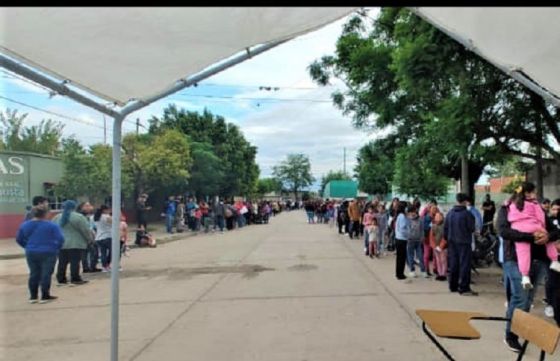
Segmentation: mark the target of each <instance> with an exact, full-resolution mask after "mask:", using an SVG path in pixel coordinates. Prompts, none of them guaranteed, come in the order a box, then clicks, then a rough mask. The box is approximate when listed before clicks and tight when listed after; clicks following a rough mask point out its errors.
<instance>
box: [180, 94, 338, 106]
mask: <svg viewBox="0 0 560 361" xmlns="http://www.w3.org/2000/svg"><path fill="white" fill-rule="evenodd" d="M177 95H178V96H183V97H197V98H210V99H239V100H258V101H261V102H262V101H268V100H271V101H287V102H311V103H331V104H332V100H325V99H295V98H292V99H290V98H251V97H234V96H225V95H221V96H220V95H202V94H184V93H179V94H177Z"/></svg>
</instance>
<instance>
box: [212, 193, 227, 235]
mask: <svg viewBox="0 0 560 361" xmlns="http://www.w3.org/2000/svg"><path fill="white" fill-rule="evenodd" d="M212 211H213V213H214V217H215V222H214V230H215V229H216V227H218V228H220V232H221V233H224V217H225V212H226V209H225V205H224V201H223V200H221V199H220V200H219V201H218V200H216V201H215V202H214V204H213V205H212Z"/></svg>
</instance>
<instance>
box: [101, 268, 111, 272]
mask: <svg viewBox="0 0 560 361" xmlns="http://www.w3.org/2000/svg"><path fill="white" fill-rule="evenodd" d="M101 272H111V268H109V267H103V269H102V270H101Z"/></svg>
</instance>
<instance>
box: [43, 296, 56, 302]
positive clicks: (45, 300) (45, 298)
mask: <svg viewBox="0 0 560 361" xmlns="http://www.w3.org/2000/svg"><path fill="white" fill-rule="evenodd" d="M57 298H58V297H56V296H52V295H49V296H44V297H41V301H39V303H48V302H51V301H54V300H56V299H57Z"/></svg>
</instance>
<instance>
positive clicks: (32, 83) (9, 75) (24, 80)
mask: <svg viewBox="0 0 560 361" xmlns="http://www.w3.org/2000/svg"><path fill="white" fill-rule="evenodd" d="M0 71H2V73H4V74H6V75H8V77H6V76H4V78H6V79H8V78H10V77H11V78H12V79H17V80H21V81H23V82H26V83H28V84H31V85H33V86H35V87H37V88H41V89H43V90H45V91H46V92H47V93H49V94H51V93H53V90H51V89H49V88H47V87H45V86H43V85H41V84H38V83H35V82H34V81H31V80H29V79H27V78H24V77H22V76H19V75H17V74H14V73H11V72H8V71H6V70H4V69H0Z"/></svg>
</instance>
